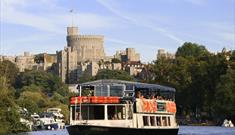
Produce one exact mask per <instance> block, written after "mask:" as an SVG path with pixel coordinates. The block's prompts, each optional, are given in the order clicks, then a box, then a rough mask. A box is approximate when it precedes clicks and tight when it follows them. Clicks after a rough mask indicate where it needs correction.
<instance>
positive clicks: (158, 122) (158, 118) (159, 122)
mask: <svg viewBox="0 0 235 135" xmlns="http://www.w3.org/2000/svg"><path fill="white" fill-rule="evenodd" d="M156 122H157V126H162V124H161V123H162V122H161V117H159V116H157V117H156Z"/></svg>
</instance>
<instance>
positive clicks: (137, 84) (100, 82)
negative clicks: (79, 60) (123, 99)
mask: <svg viewBox="0 0 235 135" xmlns="http://www.w3.org/2000/svg"><path fill="white" fill-rule="evenodd" d="M117 84H120V85H126V86H128V87H132V88H135V89H153V90H160V91H171V92H175V88H172V87H168V86H163V85H158V84H148V83H140V82H132V81H123V80H115V79H102V80H96V81H91V82H86V83H81V84H78V86H82V87H83V86H99V85H117Z"/></svg>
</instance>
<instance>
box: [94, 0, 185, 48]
mask: <svg viewBox="0 0 235 135" xmlns="http://www.w3.org/2000/svg"><path fill="white" fill-rule="evenodd" d="M97 2H98V3H100V4H101V5H103V6H104V7H105V8H107V9H108V10H109V11H111V12H112V13H113V14H115V15H117V16H119V17H120V18H123V19H125V20H126V21H128V22H130V23H132V24H135V25H137V26H142V27H145V28H148V29H151V30H153V31H155V32H158V33H161V34H162V35H164V36H166V37H168V38H169V39H171V40H174V41H176V42H177V43H178V44H182V43H183V42H184V41H183V40H182V39H181V38H179V37H177V36H176V35H174V34H173V33H170V32H169V31H167V30H166V29H164V28H160V27H157V26H156V25H152V24H151V23H150V22H148V21H147V20H146V18H145V19H137V18H139V17H138V15H136V16H131V15H130V14H128V13H125V12H121V9H116V8H115V4H114V1H113V0H112V1H109V0H97Z"/></svg>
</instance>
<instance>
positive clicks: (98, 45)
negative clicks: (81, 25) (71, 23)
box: [67, 27, 105, 62]
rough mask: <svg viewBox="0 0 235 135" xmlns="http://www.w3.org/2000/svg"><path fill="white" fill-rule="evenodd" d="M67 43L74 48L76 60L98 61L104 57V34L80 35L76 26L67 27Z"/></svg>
mask: <svg viewBox="0 0 235 135" xmlns="http://www.w3.org/2000/svg"><path fill="white" fill-rule="evenodd" d="M67 45H68V46H69V47H71V48H72V49H76V50H77V53H78V55H77V56H78V62H83V61H87V60H90V61H99V60H101V59H104V57H105V53H104V36H102V35H80V34H79V32H78V27H68V28H67Z"/></svg>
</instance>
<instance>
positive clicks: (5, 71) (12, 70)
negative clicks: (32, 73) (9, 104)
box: [0, 60, 19, 84]
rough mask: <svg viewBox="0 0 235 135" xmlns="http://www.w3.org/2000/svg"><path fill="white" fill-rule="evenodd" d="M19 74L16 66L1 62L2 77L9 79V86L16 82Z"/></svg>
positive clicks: (5, 61)
mask: <svg viewBox="0 0 235 135" xmlns="http://www.w3.org/2000/svg"><path fill="white" fill-rule="evenodd" d="M18 73H19V69H18V68H17V67H16V65H15V64H14V63H12V62H10V61H8V60H4V61H0V75H1V76H5V77H6V78H8V80H7V81H9V84H13V83H14V82H15V78H16V76H17V74H18Z"/></svg>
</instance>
